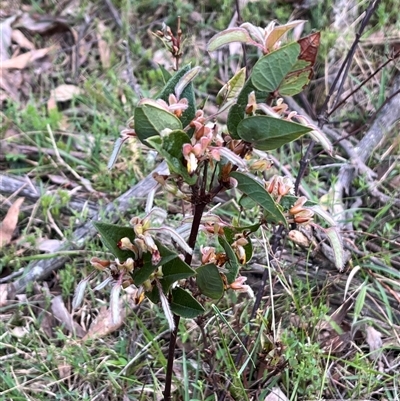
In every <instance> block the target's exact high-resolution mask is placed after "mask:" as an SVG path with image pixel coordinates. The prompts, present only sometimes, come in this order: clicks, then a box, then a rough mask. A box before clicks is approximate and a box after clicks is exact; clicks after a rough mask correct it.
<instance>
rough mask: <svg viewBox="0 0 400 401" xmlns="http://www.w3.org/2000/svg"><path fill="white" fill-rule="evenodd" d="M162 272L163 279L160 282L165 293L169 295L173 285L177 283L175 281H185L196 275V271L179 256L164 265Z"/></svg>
mask: <svg viewBox="0 0 400 401" xmlns="http://www.w3.org/2000/svg"><path fill="white" fill-rule="evenodd" d="M162 272H163V278H162V279H161V280H160V282H161V284H162V287H163V290H164V292H165V293H168V291H169V289H170V287H171V285H172V284H173V283H175V281H178V280H183V279H185V278H188V277H192V276H194V275H195V274H196V271H195V270H193V269H192V268H191V267H190V266H189V265H188V264H187V263H185V262H184V261H183V260H182V259H181V258H180V257H178V256H177V257H176V258H175V259H173V260H171V261H169V262H168V263H165V264H163V267H162Z"/></svg>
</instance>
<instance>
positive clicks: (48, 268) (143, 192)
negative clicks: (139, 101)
mask: <svg viewBox="0 0 400 401" xmlns="http://www.w3.org/2000/svg"><path fill="white" fill-rule="evenodd" d="M154 172H157V173H159V174H167V173H168V170H167V166H166V163H165V162H163V163H161V164H160V165H159V166H158V167H157V168H156V169H155V170H154V171H153V172H152V173H151V174H149V175H148V176H147V177H145V178H144V179H143V180H142V181H140V182H139V183H138V184H136V185H135V186H133V187H132V188H131V189H129V190H128V191H127V192H125V193H124V194H122V195H121V196H120V197H119V198H117V199H116V200H115V202H113V203H110V204H109V205H107V206H106V208H105V209H104V210H101V211H100V212H98V213H96V214H95V215H94V216H93V219H92V221H100V220H102V219H103V217H102V216H106V217H107V221H108V222H110V223H116V222H117V221H118V219H119V217H120V216H121V215H123V214H124V212H125V211H126V210H127V209H129V207H130V206H131V205H132V201H134V200H135V199H138V198H145V197H146V196H147V195H148V194H149V192H150V191H151V190H152V189H153V188H154V186H155V185H156V181H155V180H154V179H153V173H154ZM92 221H89V222H87V223H86V224H84V225H83V226H81V227H79V228H78V229H76V230H75V231H74V233H73V235H72V239H71V240H70V242H69V244H68V245H66V246H64V245H62V246H60V248H59V249H56V250H55V251H56V252H59V251H65V250H77V249H83V248H84V247H85V244H86V243H87V241H89V240H91V239H92V238H94V237H95V235H96V233H97V231H96V229H95V228H94V226H93V224H92ZM68 260H69V258H68V257H64V256H61V257H56V258H54V259H47V260H42V261H36V262H33V263H31V264H29V266H27V268H26V274H25V275H24V276H23V277H21V278H20V279H18V280H16V281H15V282H13V283H11V284H9V285H8V288H7V289H8V293H9V294H16V293H21V292H23V291H24V289H25V288H26V286H27V285H28V284H30V283H33V282H35V281H38V280H43V279H44V278H46V277H47V276H48V275H49V274H50V273H51V272H52V271H54V270H57V269H59V268H61V267H63V266H64V265H65V263H67V262H68Z"/></svg>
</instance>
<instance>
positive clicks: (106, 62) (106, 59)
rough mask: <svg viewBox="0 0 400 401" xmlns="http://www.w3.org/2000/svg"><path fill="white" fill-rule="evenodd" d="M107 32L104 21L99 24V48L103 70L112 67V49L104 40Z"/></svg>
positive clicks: (97, 34)
mask: <svg viewBox="0 0 400 401" xmlns="http://www.w3.org/2000/svg"><path fill="white" fill-rule="evenodd" d="M106 31H107V28H106V26H105V25H104V23H103V22H102V21H98V22H97V33H96V36H97V45H98V47H99V54H100V61H101V65H102V66H103V68H109V67H110V55H111V48H110V46H109V44H108V43H107V41H106V40H104V39H103V37H104V33H105V32H106Z"/></svg>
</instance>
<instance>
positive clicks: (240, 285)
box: [228, 276, 254, 298]
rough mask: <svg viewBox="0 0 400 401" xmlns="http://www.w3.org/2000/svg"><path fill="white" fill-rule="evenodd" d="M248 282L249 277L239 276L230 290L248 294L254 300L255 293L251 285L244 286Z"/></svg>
mask: <svg viewBox="0 0 400 401" xmlns="http://www.w3.org/2000/svg"><path fill="white" fill-rule="evenodd" d="M246 280H247V277H244V276H239V277H237V278H236V280H235V281H234V282H233V283H232V284H230V285H228V288H231V289H232V290H235V291H238V292H247V293H248V294H249V295H250V297H251V298H254V292H253V290H252V289H251V288H250V286H249V285H247V284H243V283H244V282H245V281H246Z"/></svg>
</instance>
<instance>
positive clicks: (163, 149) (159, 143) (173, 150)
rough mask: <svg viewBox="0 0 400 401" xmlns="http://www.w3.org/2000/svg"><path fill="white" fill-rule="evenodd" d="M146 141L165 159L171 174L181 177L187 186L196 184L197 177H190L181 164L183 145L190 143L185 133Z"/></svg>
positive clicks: (156, 137) (172, 133)
mask: <svg viewBox="0 0 400 401" xmlns="http://www.w3.org/2000/svg"><path fill="white" fill-rule="evenodd" d="M147 141H148V143H149V144H150V145H151V146H152V147H153V148H154V149H156V150H157V151H158V153H160V155H161V156H162V157H164V158H165V160H166V161H167V163H168V167H169V169H170V171H171V172H174V173H177V174H179V175H181V176H182V177H183V179H184V180H185V182H186V183H188V184H189V185H193V184H195V183H196V181H197V176H196V175H193V176H191V175H190V174H189V173H188V171H187V168H186V166H185V165H184V164H183V160H184V159H183V154H182V147H183V145H184V144H185V143H190V138H189V136H188V135H187V134H186V132H185V131H182V130H176V131H172V132H170V133H169V134H168V135H165V136H163V137H160V136H154V137H152V138H148V139H147Z"/></svg>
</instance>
